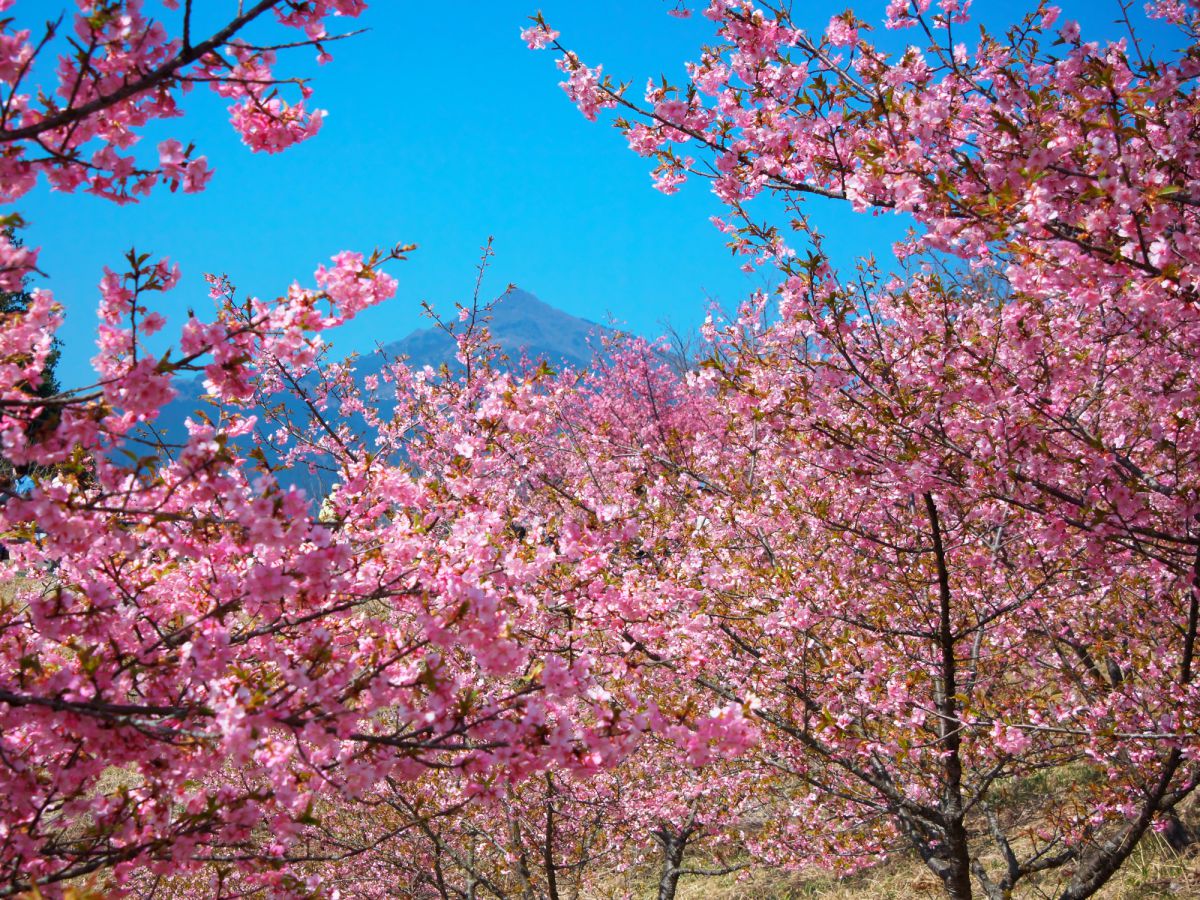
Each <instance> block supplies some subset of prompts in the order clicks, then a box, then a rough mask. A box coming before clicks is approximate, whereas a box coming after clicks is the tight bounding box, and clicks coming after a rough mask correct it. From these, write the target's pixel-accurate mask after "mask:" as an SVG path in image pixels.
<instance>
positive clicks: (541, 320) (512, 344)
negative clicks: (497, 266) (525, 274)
mask: <svg viewBox="0 0 1200 900" xmlns="http://www.w3.org/2000/svg"><path fill="white" fill-rule="evenodd" d="M488 329H489V331H490V332H491V335H492V340H493V341H495V343H496V344H497V346H499V348H500V350H501V352H502V353H503V354H504V355H505V356H507V357H508V358H509V359H510V360H512V361H513V362H516V361H517V360H519V359H520V358H521V355H522V354H524V355H526V356H528V357H529V358H530V359H531V360H538V359H545V360H547V361H548V362H550V363H552V364H553V363H564V362H565V363H567V364H568V365H570V366H571V367H573V368H585V367H586V366H588V365H590V364H591V362H592V359H593V357H594V356H595V353H596V351H597V349H598V348H597V346H596V343H595V342H596V340H597V338H598V336H599V335H601V334H603V333H604V332H607V331H609V330H610V329H608V328H605V327H603V326H601V325H598V324H596V323H595V322H589V321H588V320H587V319H581V318H579V317H577V316H573V315H571V314H570V313H566V312H563V311H562V310H561V309H557V308H556V307H553V306H551V305H550V304H549V303H544V302H542V301H541V300H539V299H538V298H537V297H535V296H534V295H533V294H531V293H529V292H528V291H523V290H521V289H519V288H513V289H512V290H511V291H509V292H508V293H506V294H504V295H503V296H502V297H500V298H499V299H498V300H497V301H496V302H495V304H494V305H493V306H492V309H491V319H490V321H489V322H488ZM381 349H382V351H383V353H384V355H385V356H386V357H388V358H391V359H394V358H396V357H404V358H406V359H407V360H408V361H409V363H410V364H412V365H413V366H417V367H420V366H433V367H434V368H436V367H438V366H439V365H441V364H442V363H447V364H453V362H454V354H455V349H456V348H455V345H454V341H453V340H452V339H451V337H450V336H449V335H448V334H446V332H444V331H442V330H441V329H440V328H420V329H418V330H416V331H414V332H412V333H411V334H409V335H408V336H406V337H403V338H401V339H400V340H398V341H392V342H391V343H388V344H384V345H383V346H382V348H381ZM371 355H375V356H376V357H378V354H371ZM369 356H370V355H368V354H364V355H363V357H362V358H361V361H362V362H363V363H364V364H367V365H369V364H370V360H369Z"/></svg>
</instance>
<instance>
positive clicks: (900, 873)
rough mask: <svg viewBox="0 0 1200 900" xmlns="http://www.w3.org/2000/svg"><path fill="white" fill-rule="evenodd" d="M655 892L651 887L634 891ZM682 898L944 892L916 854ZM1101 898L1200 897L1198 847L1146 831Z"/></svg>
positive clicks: (713, 883)
mask: <svg viewBox="0 0 1200 900" xmlns="http://www.w3.org/2000/svg"><path fill="white" fill-rule="evenodd" d="M1056 885H1057V886H1059V887H1060V888H1061V883H1060V882H1059V881H1057V880H1055V879H1053V878H1046V879H1043V880H1042V881H1040V882H1026V883H1023V884H1021V885H1018V889H1017V897H1029V898H1042V897H1054V896H1056V895H1057V893H1058V892H1057V891H1056V890H1055V886H1056ZM634 893H635V895H637V896H643V895H644V896H652V895H653V893H652V891H651V890H650V887H649V886H644V887H643V889H642V890H641V891H635V892H634ZM678 896H679V900H906V898H919V897H934V898H936V897H943V896H945V894H944V893H943V891H942V888H941V884H940V882H939V881H938V880H937V879H936V878H935V877H934V876H933V875H932V874H931V873H930V872H929V870H928V869H926V868H925V866H924V865H923V864H922V863H921V862H920V861H918V860H916V859H914V858H905V859H898V860H895V861H893V862H890V863H887V864H884V865H881V866H877V867H875V868H873V869H870V870H868V871H866V872H862V873H860V874H858V875H855V876H852V877H849V878H843V879H838V878H833V877H830V876H826V875H820V874H803V873H783V872H779V871H771V870H761V869H760V870H753V868H752V869H751V871H750V874H748V875H746V874H743V875H742V877H739V876H738V875H728V876H723V877H720V878H690V879H684V880H683V881H681V882H680V885H679V894H678ZM1096 896H1097V898H1099V900H1149V898H1153V897H1176V898H1182V900H1200V848H1197V847H1193V848H1191V850H1190V851H1188V852H1186V853H1184V854H1178V853H1176V852H1175V851H1174V850H1172V849H1171V848H1170V846H1168V845H1167V843H1166V842H1165V841H1164V840H1163V839H1162V838H1160V837H1159V836H1158V835H1154V834H1151V835H1148V836H1147V837H1146V838H1145V839H1144V840H1143V841H1142V843H1141V844H1139V845H1138V848H1137V849H1136V850H1135V851H1134V852H1133V855H1132V856H1131V857H1130V858H1129V860H1128V861H1127V862H1126V863H1125V865H1124V866H1123V867H1122V868H1121V870H1120V871H1119V872H1118V873H1117V874H1116V876H1115V877H1114V878H1113V879H1112V881H1110V882H1109V883H1108V884H1107V885H1105V887H1104V888H1103V889H1102V890H1101V891H1100V892H1099V893H1098V894H1097V895H1096Z"/></svg>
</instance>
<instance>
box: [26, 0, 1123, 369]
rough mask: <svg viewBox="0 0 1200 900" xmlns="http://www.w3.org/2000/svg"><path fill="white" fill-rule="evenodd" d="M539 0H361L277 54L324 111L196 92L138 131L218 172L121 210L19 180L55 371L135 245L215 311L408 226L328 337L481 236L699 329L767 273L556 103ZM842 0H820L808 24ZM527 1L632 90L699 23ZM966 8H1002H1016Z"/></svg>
mask: <svg viewBox="0 0 1200 900" xmlns="http://www.w3.org/2000/svg"><path fill="white" fill-rule="evenodd" d="M207 2H210V0H206V3H207ZM211 2H213V3H214V7H213V10H222V9H224V8H225V7H227V6H230V5H231V4H229V3H226V2H225V0H221V3H220V4H219V5H216V0H211ZM537 3H538V0H470V2H458V3H454V4H451V3H441V4H415V3H407V2H401V0H375V2H373V3H372V4H371V7H370V8H369V9H368V11H367V13H366V14H365V15H364V17H363V19H362V20H361V24H362V25H364V26H366V27H368V28H369V29H370V31H369V32H368V33H366V34H363V35H360V36H358V37H355V38H353V39H351V40H350V41H348V42H345V43H343V44H341V45H340V46H337V47H336V49H335V56H336V58H335V60H334V61H333V62H332V63H330V64H329V65H326V66H323V67H316V66H314V65H312V64H311V56H312V54H311V53H310V52H309V51H307V50H303V51H299V52H298V53H294V55H293V56H292V57H291V58H290V59H288V60H284V61H283V62H282V63H281V66H280V71H282V72H286V73H287V74H311V75H313V76H314V78H315V81H314V87H315V91H316V93H315V97H314V100H313V103H315V105H317V106H320V107H322V108H324V109H327V110H329V117H328V119H327V121H326V122H325V126H324V128H323V130H322V131H321V133H320V134H319V135H318V136H317V137H316V138H315V139H313V140H311V141H309V142H307V143H306V144H303V145H301V146H298V147H296V148H293V149H291V150H289V151H287V152H286V153H283V154H280V155H277V156H270V157H268V156H265V155H262V154H252V153H250V152H249V150H247V149H246V148H245V147H243V146H242V145H241V144H240V141H239V139H238V138H237V136H236V135H235V134H234V133H233V131H232V130H231V129H230V128H229V127H228V125H227V124H226V118H227V117H226V113H225V109H224V105H223V103H222V101H221V100H220V99H219V98H217V97H216V96H215V95H213V94H211V93H210V92H208V91H199V90H198V91H196V92H194V93H193V94H192V95H191V96H189V98H188V101H187V105H186V107H185V108H186V109H187V112H188V116H187V117H186V118H184V119H177V120H174V121H172V122H170V123H168V127H166V128H164V129H156V130H155V131H153V132H152V133H150V134H148V135H147V140H154V141H157V140H160V139H161V138H162V137H165V136H167V135H168V134H169V135H171V136H175V137H178V138H180V139H181V140H183V141H184V143H187V142H188V141H189V140H194V141H195V142H196V144H197V146H198V148H199V150H198V152H202V153H204V154H206V155H207V156H208V158H209V161H210V164H211V165H212V166H213V167H214V168H215V169H216V170H217V171H216V176H215V178H214V179H213V181H212V182H211V184H210V186H209V188H208V189H207V190H206V191H205V192H204V193H202V194H196V195H184V194H170V193H166V192H160V193H157V194H155V195H154V196H153V197H152V198H151V199H149V200H146V201H143V202H142V203H141V204H139V205H137V206H127V207H123V208H121V207H116V206H115V205H113V204H110V203H107V202H105V201H101V200H98V199H96V198H93V197H90V196H85V195H66V196H64V195H57V194H51V193H49V192H48V191H46V190H44V189H39V190H37V191H35V192H34V193H33V194H31V195H29V196H27V197H26V198H24V199H23V200H22V201H21V202H20V203H19V204H17V206H16V208H17V209H19V210H20V211H21V213H22V214H23V215H24V216H25V218H26V219H27V220H29V221H30V222H31V226H30V227H29V228H28V229H27V230H26V233H25V238H26V241H27V242H28V243H29V244H31V245H37V246H41V247H42V254H41V268H42V269H43V270H44V271H45V272H46V273H47V274H48V276H49V279H50V280H49V286H50V287H51V288H52V289H53V290H54V291H55V294H56V296H57V297H58V298H59V300H60V301H61V302H63V304H64V305H65V306H66V307H67V311H68V322H67V324H66V326H65V327H64V329H63V331H62V337H63V339H64V341H65V350H64V355H63V361H62V363H61V365H60V377H61V380H62V382H63V383H64V384H65V385H68V386H70V385H80V384H84V383H88V382H89V381H90V380H91V378H90V372H91V370H90V365H89V363H88V360H89V359H90V357H91V356H92V355H93V352H94V349H93V343H92V341H93V334H94V327H95V316H94V309H95V306H96V301H97V293H96V287H95V286H96V283H97V282H98V281H99V278H100V275H101V270H102V267H103V266H104V265H106V264H107V265H110V266H113V267H114V268H115V267H116V266H118V265H119V263H120V260H121V257H122V255H123V254H124V252H125V250H127V249H128V248H129V247H130V246H136V247H137V249H138V250H139V251H149V252H152V253H154V254H155V255H167V256H170V257H171V258H172V259H174V260H176V261H178V262H179V263H180V265H181V267H182V269H183V274H184V278H183V282H182V283H181V285H180V286H179V287H178V288H177V289H176V290H175V291H173V292H172V293H170V294H168V295H166V296H165V297H164V298H163V301H162V306H161V308H160V311H161V312H163V313H164V315H166V316H167V317H168V320H169V321H170V322H174V323H179V322H180V321H182V319H183V316H184V315H185V311H186V309H187V308H188V307H194V308H195V309H196V311H197V312H198V313H199V312H202V311H203V310H205V309H207V308H208V306H209V302H210V301H208V299H207V290H206V286H205V284H204V281H203V278H202V275H203V273H205V272H219V273H226V274H228V275H229V276H230V277H231V278H232V280H233V281H234V283H235V284H237V285H238V286H239V288H240V289H242V290H243V291H245V292H248V293H252V294H255V295H258V296H262V297H269V296H275V295H276V294H278V293H280V292H282V291H283V290H284V289H285V288H286V286H287V285H288V284H289V283H290V282H291V281H293V280H300V281H301V282H302V283H310V282H311V274H312V270H313V269H314V268H315V266H316V264H317V263H319V262H322V261H324V260H326V259H327V258H328V257H329V256H330V255H332V254H333V253H335V252H337V251H338V250H341V249H355V250H363V251H367V250H369V249H371V248H372V247H375V246H388V245H391V244H393V243H396V242H414V243H417V244H418V245H419V249H418V251H417V252H416V253H415V254H414V255H413V257H412V259H411V260H410V261H409V262H407V263H403V264H398V265H396V266H394V267H393V269H392V270H391V271H392V273H393V274H394V275H396V276H397V278H398V279H399V281H400V289H399V293H398V296H397V298H396V299H395V300H394V301H393V302H392V303H390V304H388V305H386V306H384V307H381V308H378V309H375V310H372V311H370V312H368V313H367V314H365V315H363V316H362V317H361V318H360V319H359V320H356V321H355V322H353V323H351V324H349V325H347V326H344V327H343V328H341V329H339V330H338V331H336V332H334V333H333V334H332V335H331V337H332V339H333V342H334V344H335V347H336V348H337V349H338V350H339V351H342V352H350V351H354V350H357V351H363V350H369V349H371V348H372V347H373V346H374V345H375V343H376V342H379V341H385V342H386V341H390V340H394V339H397V338H400V337H402V336H404V335H405V334H407V333H408V332H409V331H411V330H412V329H414V328H417V327H422V326H423V325H424V324H425V323H424V321H423V319H422V318H421V314H420V301H422V300H428V301H430V302H431V303H433V304H434V305H435V306H437V307H439V308H447V309H448V308H450V307H451V305H452V304H453V302H454V301H456V300H465V299H467V298H469V296H470V292H471V288H472V285H473V282H474V266H475V264H476V262H477V260H478V256H479V248H480V247H481V245H482V244H483V243H484V242H485V241H486V239H487V238H488V236H489V235H491V236H494V238H495V251H496V256H495V259H494V261H493V264H492V267H491V269H490V274H489V275H488V280H487V282H486V284H485V293H488V294H498V293H500V292H501V291H502V290H503V289H504V287H505V285H507V284H508V283H510V282H512V283H516V284H517V285H519V286H520V287H522V288H524V289H526V290H528V291H531V292H533V293H535V294H537V295H538V296H539V297H540V298H541V299H543V300H545V301H546V302H547V303H550V304H552V305H554V306H558V307H560V308H561V309H564V310H566V311H568V312H570V313H572V314H574V315H578V316H583V317H585V318H588V319H591V320H593V321H606V320H607V318H608V317H609V316H611V317H613V318H615V319H616V320H617V321H618V322H622V323H624V324H625V325H626V326H627V327H629V328H631V329H632V330H634V331H637V332H639V333H642V334H645V335H647V336H654V335H657V334H659V333H661V331H662V329H663V325H664V323H665V322H667V321H669V322H670V323H672V324H673V325H674V326H676V327H677V328H680V329H683V330H687V329H693V328H695V327H696V325H697V324H698V323H699V322H700V321H701V320H702V319H703V317H704V314H705V311H706V309H707V306H708V304H709V302H710V301H718V302H720V303H722V304H724V305H727V306H731V305H734V304H736V303H737V302H738V301H739V300H740V299H741V298H743V297H744V296H745V295H746V294H747V293H748V292H749V291H751V290H753V289H754V288H755V287H758V286H761V285H762V284H763V281H762V276H747V275H745V274H743V273H742V272H741V271H740V270H739V263H740V261H739V260H734V259H733V258H732V257H731V256H730V255H729V252H728V250H726V249H725V247H724V241H723V238H722V236H721V235H720V234H719V233H718V232H717V231H716V229H715V228H713V226H712V225H711V224H710V223H709V221H708V219H709V217H710V216H711V215H713V214H714V213H716V212H718V211H719V206H718V204H717V202H716V200H715V199H714V198H712V197H711V196H710V195H709V194H708V193H707V188H706V187H705V186H704V185H702V184H694V185H688V186H686V187H685V188H684V190H683V191H681V192H680V194H678V195H676V196H674V197H665V196H663V195H661V194H659V193H658V192H657V191H654V190H653V189H651V187H650V178H649V175H648V171H649V168H650V166H649V162H648V161H647V160H644V159H641V158H639V157H636V156H635V155H633V154H632V153H630V152H629V151H628V150H627V149H626V146H625V142H624V140H623V139H622V137H621V136H620V134H619V133H618V132H617V131H615V130H613V129H612V128H609V127H607V126H605V125H602V124H596V123H590V122H588V121H586V120H585V119H584V118H583V116H581V115H580V114H579V112H578V111H577V110H575V108H574V107H573V106H571V104H570V103H569V102H568V101H567V99H566V97H565V95H564V94H563V93H562V91H561V89H560V88H559V87H558V81H559V80H560V76H559V73H558V70H557V69H556V68H555V67H554V64H553V57H552V56H551V55H550V54H549V53H548V52H541V53H534V52H532V51H529V50H528V49H526V47H525V46H524V44H523V43H522V42H521V41H520V40H519V38H518V32H519V31H520V29H521V28H522V27H524V26H525V25H526V24H527V19H526V17H527V16H529V15H530V14H531V13H533V12H535V11H536V10H537V9H538V5H537ZM62 5H63V4H62V3H60V2H51V0H24V2H19V3H18V4H17V7H16V9H15V12H16V14H17V16H18V17H19V18H20V19H24V20H25V21H26V22H30V21H32V22H36V21H38V20H39V19H44V18H46V17H47V16H49V15H52V14H54V13H56V12H57V11H59V10H61V8H62ZM846 5H847V4H846V0H839V2H837V3H830V4H823V3H817V2H813V3H812V4H811V6H810V7H809V8H810V9H811V10H812V12H811V15H812V21H813V23H814V24H815V23H817V22H824V21H827V20H828V16H829V15H830V14H832V13H834V12H838V11H840V10H842V9H844V8H845V6H846ZM855 5H856V8H857V9H858V10H859V11H860V14H863V15H865V16H870V17H871V18H875V19H877V18H878V17H879V16H880V15H881V13H882V8H883V3H882V0H881V2H879V3H876V4H869V3H858V4H855ZM1063 5H1064V6H1065V7H1066V8H1067V11H1068V13H1070V12H1075V13H1076V15H1077V16H1078V17H1079V18H1081V19H1082V20H1083V21H1084V24H1085V29H1084V30H1085V34H1087V33H1088V32H1089V31H1091V32H1092V33H1095V32H1097V31H1099V32H1100V33H1106V32H1111V30H1112V29H1111V26H1110V25H1107V24H1106V23H1110V22H1111V21H1112V19H1113V18H1114V17H1115V16H1116V15H1117V12H1118V8H1117V5H1116V3H1115V2H1113V3H1110V4H1107V6H1111V11H1110V12H1111V14H1109V12H1106V11H1105V10H1106V9H1107V6H1106V4H1105V3H1100V4H1088V5H1084V4H1072V3H1066V4H1063ZM876 7H878V9H876ZM540 8H541V10H542V11H543V13H544V14H545V16H546V18H547V20H548V21H549V22H550V23H551V24H553V25H554V27H556V28H558V29H559V30H560V31H561V32H562V33H563V39H564V41H565V42H566V43H567V44H568V46H572V47H574V48H576V49H577V50H578V51H579V52H580V55H581V56H582V57H583V58H584V60H585V61H587V62H589V63H591V64H595V63H603V64H604V65H605V71H611V72H613V73H614V74H615V75H617V76H618V77H620V78H622V79H629V80H633V81H634V84H635V86H637V88H638V89H640V87H641V85H643V84H644V83H645V80H646V78H647V77H648V76H657V75H658V74H659V73H662V72H665V73H666V74H667V75H668V76H681V75H682V64H683V62H684V61H685V60H688V59H691V58H693V57H694V56H695V55H696V50H697V48H698V47H699V46H700V45H701V44H702V43H703V42H704V40H705V38H706V37H707V36H708V35H709V32H708V25H709V23H708V22H707V21H706V20H704V19H702V18H699V17H696V18H693V19H691V20H688V21H680V20H678V19H676V18H673V17H670V16H668V15H666V11H667V9H668V8H669V5H668V4H667V3H665V2H662V0H603V2H601V0H541V4H540ZM975 8H976V10H977V11H978V12H979V13H980V14H981V15H982V16H983V17H984V18H985V19H986V20H989V21H991V22H1002V21H1003V20H1004V17H1006V16H1008V15H1011V14H1012V11H1013V10H1014V9H1018V8H1024V5H1023V4H1022V6H1020V7H1017V6H1016V5H1014V4H1009V3H1005V2H1000V0H984V2H977V3H976V5H975ZM1080 10H1082V11H1083V12H1086V13H1087V14H1086V15H1085V14H1081V12H1080ZM1089 20H1090V21H1089ZM816 212H817V213H818V217H817V221H818V222H819V224H820V226H821V227H822V230H823V231H825V233H826V234H827V235H828V237H829V239H830V240H829V243H830V246H831V247H832V248H833V249H834V250H835V255H836V256H837V257H839V258H841V259H842V260H844V261H848V260H850V259H853V258H854V257H855V256H857V255H860V254H863V253H868V252H875V253H879V254H884V253H886V252H887V248H888V247H889V245H890V243H891V241H892V240H894V239H895V238H896V237H897V236H899V234H900V233H901V230H902V223H901V220H899V219H897V218H895V217H870V216H856V215H853V214H852V213H851V212H850V211H849V210H848V209H845V208H844V207H840V206H837V205H834V204H824V205H823V206H822V207H820V208H819V209H818V210H817V211H816ZM167 331H168V333H169V332H170V331H171V328H170V326H168V329H167Z"/></svg>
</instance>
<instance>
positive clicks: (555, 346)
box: [154, 289, 608, 496]
mask: <svg viewBox="0 0 1200 900" xmlns="http://www.w3.org/2000/svg"><path fill="white" fill-rule="evenodd" d="M488 327H489V329H490V331H491V334H492V339H493V341H495V343H496V344H497V345H498V346H499V347H500V350H501V353H502V354H503V355H504V356H507V357H508V358H509V360H511V361H513V362H516V361H518V360H520V359H521V357H522V355H525V356H527V357H528V358H529V359H531V360H538V359H545V360H546V361H547V362H549V363H550V364H551V365H552V366H560V365H562V364H564V363H565V364H566V365H568V366H571V367H573V368H584V367H586V366H588V365H590V363H591V361H592V359H593V357H594V355H595V352H596V349H597V348H598V344H599V336H600V335H602V334H603V333H604V332H606V331H608V329H606V328H604V327H602V326H600V325H597V324H595V323H593V322H589V321H587V320H586V319H580V318H578V317H576V316H572V315H570V314H569V313H565V312H563V311H562V310H561V309H556V308H555V307H553V306H550V305H549V304H548V303H543V302H542V301H541V300H539V299H538V298H537V297H535V296H534V295H533V294H530V293H528V292H527V291H522V290H517V289H513V290H511V291H509V292H508V293H507V294H505V295H504V296H503V297H501V298H500V299H499V300H497V301H496V303H495V304H494V305H493V307H492V310H491V320H490V321H489V323H488ZM380 349H381V350H382V353H380V352H374V351H373V352H370V353H364V354H362V355H361V356H360V357H359V358H358V360H357V362H356V364H355V376H356V378H357V379H358V381H359V383H360V384H361V382H362V379H363V378H365V377H366V376H368V375H372V374H376V373H378V372H379V371H380V369H381V368H382V367H383V365H384V363H385V360H391V359H396V358H397V357H404V358H406V359H407V360H408V361H409V363H410V364H411V365H414V366H426V365H428V366H432V367H434V368H435V369H436V368H438V367H439V366H441V365H442V364H443V363H445V364H446V365H448V366H450V367H451V368H452V369H453V368H456V367H457V363H456V361H455V359H454V355H455V351H456V346H455V343H454V341H453V339H451V337H450V336H449V335H447V334H446V333H445V332H444V331H442V330H441V329H438V328H421V329H418V330H416V331H414V332H412V333H411V334H409V335H407V336H406V337H403V338H400V339H399V340H395V341H391V342H389V343H385V344H383V345H382V346H381V348H380ZM175 389H176V391H178V396H177V397H176V398H175V399H174V400H172V401H171V402H170V403H169V404H168V405H167V406H166V407H165V408H164V409H163V410H162V412H161V413H160V414H159V418H158V420H157V421H155V423H154V430H155V431H156V432H157V434H158V436H159V437H160V438H161V439H163V440H165V441H167V442H168V443H173V444H177V443H182V442H183V441H184V440H185V439H186V436H187V428H186V426H185V424H184V423H185V421H186V420H187V418H188V417H189V416H195V414H196V411H197V410H205V409H208V410H211V407H210V406H209V404H208V403H207V401H206V400H205V399H204V396H205V390H204V383H203V379H200V378H196V379H189V380H186V381H177V382H176V383H175ZM289 406H293V407H294V409H293V411H294V412H295V414H296V415H297V416H299V417H303V416H304V415H305V411H304V409H303V405H302V404H301V403H299V402H298V401H297V402H296V403H294V404H289ZM284 480H285V481H292V482H294V483H297V484H300V485H301V486H303V487H305V488H306V489H308V490H309V493H310V496H321V495H322V494H323V493H324V492H325V491H326V490H327V489H328V485H325V484H320V483H318V482H321V481H322V480H323V479H321V478H319V477H318V478H317V481H316V482H313V476H309V475H308V474H307V473H305V474H303V475H301V474H299V473H293V477H291V478H285V479H284ZM309 482H313V483H309Z"/></svg>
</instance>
